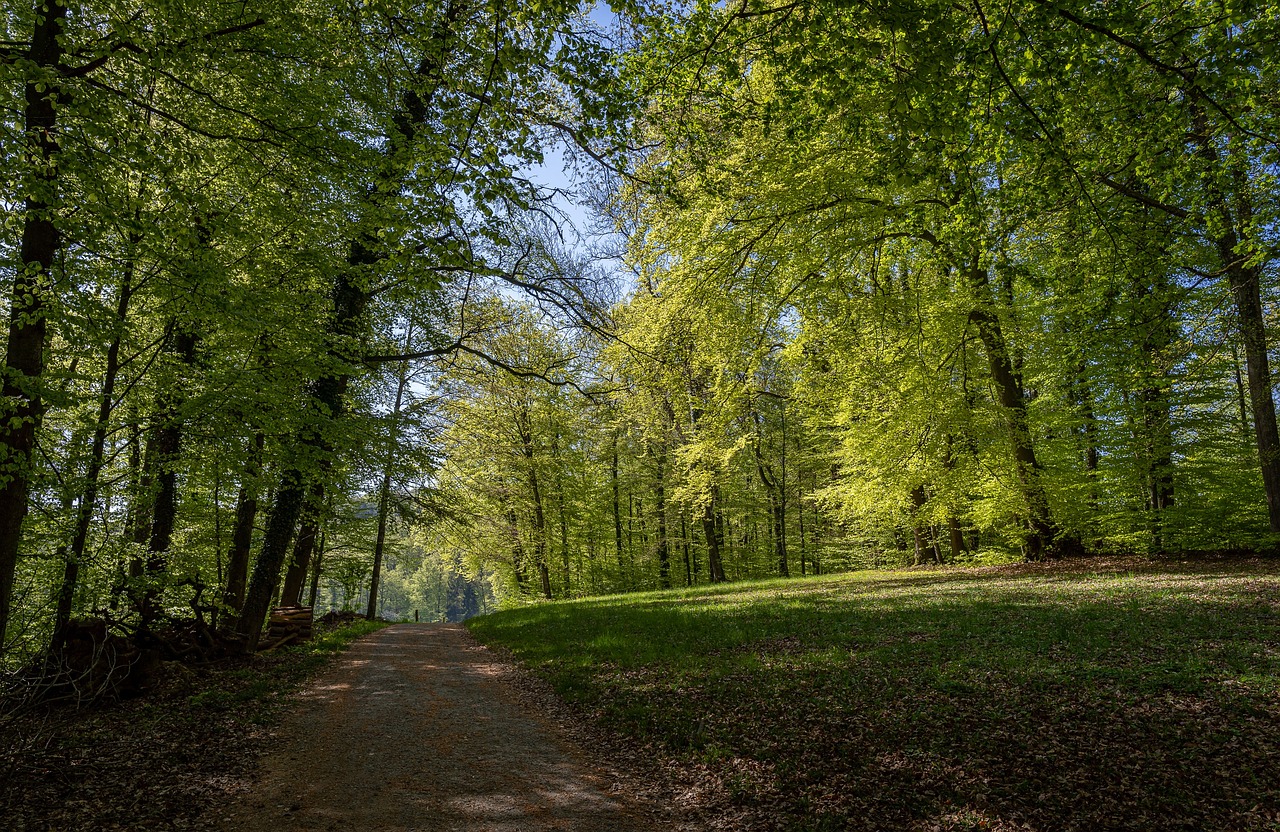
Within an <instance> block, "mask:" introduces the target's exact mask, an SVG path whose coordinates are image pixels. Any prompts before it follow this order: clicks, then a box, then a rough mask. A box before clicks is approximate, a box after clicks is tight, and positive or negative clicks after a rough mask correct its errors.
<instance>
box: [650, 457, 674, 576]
mask: <svg viewBox="0 0 1280 832" xmlns="http://www.w3.org/2000/svg"><path fill="white" fill-rule="evenodd" d="M657 460H658V481H657V488H656V489H655V490H654V497H655V498H656V502H657V505H656V506H654V512H655V513H656V514H657V515H658V518H657V519H658V584H659V585H660V586H661V587H662V588H663V589H670V588H671V549H670V545H669V544H668V542H667V490H666V478H667V449H666V447H665V446H664V447H663V448H662V449H661V450H659V451H658V453H657Z"/></svg>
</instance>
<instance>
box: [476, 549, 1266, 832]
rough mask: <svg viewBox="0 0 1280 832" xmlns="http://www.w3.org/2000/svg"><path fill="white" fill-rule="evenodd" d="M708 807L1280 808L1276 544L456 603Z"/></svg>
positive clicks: (943, 823)
mask: <svg viewBox="0 0 1280 832" xmlns="http://www.w3.org/2000/svg"><path fill="white" fill-rule="evenodd" d="M470 626H471V629H472V631H473V632H474V633H475V634H476V635H477V636H479V638H480V639H481V641H483V642H485V643H488V644H492V645H501V646H503V647H505V648H507V649H509V650H511V651H512V653H513V654H514V655H515V656H516V657H518V658H519V659H520V660H521V661H522V662H523V663H524V664H525V665H526V666H527V667H529V668H531V669H532V670H533V671H534V672H536V673H537V674H538V675H539V676H540V677H541V678H543V679H545V680H546V681H547V682H548V683H549V684H550V685H551V686H552V687H553V689H554V690H555V691H557V693H558V694H559V695H560V696H561V697H563V699H564V700H566V701H567V702H568V703H569V707H570V708H571V709H572V710H573V711H574V712H575V713H577V714H578V717H579V719H578V724H579V725H582V726H591V729H590V730H592V731H594V732H596V734H597V735H598V736H600V737H601V738H602V740H601V741H602V743H603V744H605V745H607V746H609V747H611V748H612V749H613V750H614V752H615V753H621V754H624V755H628V756H629V759H630V760H631V761H632V764H633V765H635V766H637V767H640V768H643V767H647V768H648V770H649V771H650V772H651V774H650V776H648V778H647V779H648V782H650V784H651V786H650V798H651V799H652V800H653V801H655V802H657V803H660V804H662V805H665V806H667V807H668V808H669V809H670V810H671V811H672V812H674V813H675V817H676V818H678V819H681V820H683V821H685V822H686V823H692V824H693V825H694V826H695V828H700V829H708V830H735V832H737V830H797V832H798V831H799V830H812V831H813V832H817V831H818V830H857V829H867V830H873V829H874V830H1007V831H1008V832H1012V830H1043V831H1044V832H1049V830H1073V829H1075V830H1188V832H1190V830H1272V831H1273V832H1274V831H1275V830H1280V562H1277V561H1275V560H1260V559H1247V558H1216V559H1215V558H1202V559H1189V560H1185V561H1180V560H1171V559H1165V560H1148V559H1138V558H1112V559H1079V560H1069V561H1065V562H1060V563H1055V564H1047V565H1019V566H1011V567H990V568H982V569H968V570H959V569H920V570H907V571H900V572H865V573H854V574H845V575H835V576H826V577H822V578H816V579H814V578H810V579H801V580H796V579H791V580H775V581H769V582H761V583H735V584H727V585H720V586H717V587H702V588H694V589H687V590H676V591H667V592H661V593H650V594H646V595H631V596H616V597H611V598H604V599H600V598H597V599H587V600H582V601H576V602H564V603H557V604H543V605H536V606H530V607H526V608H522V609H518V610H510V611H507V612H502V613H497V614H494V615H489V616H484V617H481V618H478V619H473V620H472V622H470Z"/></svg>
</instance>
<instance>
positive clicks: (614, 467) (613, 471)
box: [609, 430, 625, 577]
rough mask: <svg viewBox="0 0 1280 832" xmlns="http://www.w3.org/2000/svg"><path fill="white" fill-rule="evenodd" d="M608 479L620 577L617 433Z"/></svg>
mask: <svg viewBox="0 0 1280 832" xmlns="http://www.w3.org/2000/svg"><path fill="white" fill-rule="evenodd" d="M609 479H610V482H611V483H612V484H613V540H614V543H615V544H616V545H617V550H618V575H619V577H621V576H622V574H623V571H624V568H625V567H624V564H623V560H622V500H621V495H620V494H619V492H618V432H617V431H616V430H615V431H614V432H613V457H612V459H611V464H610V466H609Z"/></svg>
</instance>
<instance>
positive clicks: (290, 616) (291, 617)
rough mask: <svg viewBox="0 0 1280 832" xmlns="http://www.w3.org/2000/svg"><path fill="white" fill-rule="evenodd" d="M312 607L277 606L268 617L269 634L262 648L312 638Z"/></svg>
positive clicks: (265, 648) (263, 641) (267, 648)
mask: <svg viewBox="0 0 1280 832" xmlns="http://www.w3.org/2000/svg"><path fill="white" fill-rule="evenodd" d="M311 615H312V609H311V607H275V608H274V609H272V610H271V617H270V618H268V619H267V636H266V638H264V639H263V640H262V646H261V647H260V648H259V649H260V650H269V649H271V648H272V647H279V646H280V645H282V644H288V643H290V642H293V641H306V640H307V639H309V638H311Z"/></svg>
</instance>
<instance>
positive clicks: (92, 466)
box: [52, 238, 138, 651]
mask: <svg viewBox="0 0 1280 832" xmlns="http://www.w3.org/2000/svg"><path fill="white" fill-rule="evenodd" d="M132 242H133V244H135V245H136V244H137V242H138V240H137V239H136V238H135V239H133V240H132ZM133 273H134V262H133V260H132V259H130V260H129V261H128V262H127V263H126V264H125V268H124V273H123V275H122V277H121V281H120V295H119V297H118V298H117V300H116V327H117V328H116V332H115V335H114V336H113V337H112V339H111V343H110V345H108V346H107V361H106V367H105V368H104V369H103V373H102V393H101V394H100V395H99V397H98V418H97V422H96V424H95V425H94V429H93V445H92V447H90V449H89V460H88V464H87V466H86V470H85V486H84V492H83V493H82V494H81V495H80V500H79V505H78V507H77V509H76V522H75V528H74V530H73V531H72V536H71V545H70V546H69V547H68V548H67V550H66V564H65V567H64V570H63V575H62V587H61V589H60V590H59V592H58V607H57V610H56V611H55V612H54V619H53V639H52V647H53V649H54V650H55V651H56V650H59V649H61V648H62V646H63V639H64V637H65V634H66V627H67V624H68V623H70V621H71V609H72V601H73V600H74V598H75V591H76V585H77V584H78V582H79V578H80V564H81V563H82V562H83V560H84V552H85V547H86V546H87V545H88V542H89V527H90V526H91V525H92V524H93V514H94V507H95V506H96V505H97V502H98V485H99V482H98V481H99V478H100V477H101V474H102V467H103V464H104V461H105V457H106V447H107V432H108V428H109V427H110V422H111V413H112V411H113V410H114V409H115V390H116V378H117V376H118V375H119V373H120V342H121V341H122V340H123V339H124V325H125V321H126V319H127V318H128V316H129V301H130V300H131V299H132V297H133Z"/></svg>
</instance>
